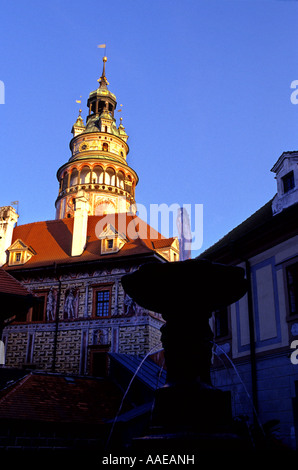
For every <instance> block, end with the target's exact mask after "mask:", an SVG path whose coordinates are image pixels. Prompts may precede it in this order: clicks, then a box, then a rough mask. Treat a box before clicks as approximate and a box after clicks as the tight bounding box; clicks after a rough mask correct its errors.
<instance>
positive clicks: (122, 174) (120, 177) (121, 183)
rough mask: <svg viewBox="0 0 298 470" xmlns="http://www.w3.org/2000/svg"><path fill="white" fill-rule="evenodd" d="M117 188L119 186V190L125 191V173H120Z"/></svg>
mask: <svg viewBox="0 0 298 470" xmlns="http://www.w3.org/2000/svg"><path fill="white" fill-rule="evenodd" d="M117 186H118V188H121V189H124V173H123V171H119V172H118V175H117Z"/></svg>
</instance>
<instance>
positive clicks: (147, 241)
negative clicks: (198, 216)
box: [5, 214, 174, 270]
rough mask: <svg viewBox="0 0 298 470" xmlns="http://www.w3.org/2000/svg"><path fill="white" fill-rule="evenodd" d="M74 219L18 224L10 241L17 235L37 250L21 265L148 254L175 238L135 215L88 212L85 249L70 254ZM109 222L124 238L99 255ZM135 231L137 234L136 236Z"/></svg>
mask: <svg viewBox="0 0 298 470" xmlns="http://www.w3.org/2000/svg"><path fill="white" fill-rule="evenodd" d="M73 221H74V219H73V218H69V219H67V218H66V219H59V220H50V221H44V222H35V223H31V224H27V225H19V226H17V227H16V228H15V229H14V233H13V240H12V243H14V242H15V241H16V240H18V239H20V240H22V241H23V242H24V243H25V244H26V245H27V246H29V247H32V248H33V249H34V251H35V252H36V254H35V255H34V256H32V258H31V259H30V260H29V261H28V262H26V264H25V265H23V266H24V267H25V268H26V269H27V268H29V267H30V268H37V267H42V266H49V265H53V264H54V263H55V262H56V263H62V264H63V263H66V264H67V263H76V262H82V261H84V262H88V261H94V260H98V259H107V258H119V257H124V256H133V255H137V254H146V253H148V254H150V253H153V252H154V251H155V249H156V248H158V247H159V246H163V247H164V246H170V245H171V244H172V242H173V240H174V239H173V238H169V239H167V238H165V237H164V236H162V235H161V234H160V233H159V232H158V231H156V230H155V229H153V228H152V227H150V226H149V225H148V224H147V223H146V222H144V221H143V220H141V219H140V218H139V217H138V216H136V215H130V214H116V215H111V216H101V217H99V216H89V217H88V228H87V242H86V247H85V250H84V252H83V254H82V255H81V256H76V257H72V256H71V245H72V233H73ZM108 223H111V225H113V226H114V227H115V228H116V230H117V231H118V232H119V233H120V234H122V235H124V236H125V237H126V239H127V242H126V243H125V244H124V246H123V247H122V248H121V249H120V250H119V251H118V252H117V253H109V254H104V255H101V251H100V243H101V240H100V239H99V238H98V236H99V235H100V233H101V232H102V231H103V229H104V227H105V225H106V224H108ZM138 234H139V236H137V235H138ZM156 244H157V246H156ZM159 244H161V245H159ZM7 268H8V269H9V270H14V269H20V268H22V266H13V267H8V266H7V265H5V269H7Z"/></svg>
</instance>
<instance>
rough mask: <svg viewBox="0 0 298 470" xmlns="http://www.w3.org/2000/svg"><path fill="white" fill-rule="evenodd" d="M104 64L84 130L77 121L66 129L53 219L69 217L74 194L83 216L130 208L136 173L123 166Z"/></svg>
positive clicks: (120, 132)
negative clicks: (81, 198) (82, 202)
mask: <svg viewBox="0 0 298 470" xmlns="http://www.w3.org/2000/svg"><path fill="white" fill-rule="evenodd" d="M106 61H107V58H106V57H103V71H102V75H101V77H100V78H99V79H98V82H99V86H98V88H97V90H95V91H92V92H91V93H90V95H89V98H88V101H87V107H88V109H89V115H88V116H87V119H86V125H85V124H84V122H83V118H82V116H81V110H80V113H79V116H78V118H77V120H76V122H75V124H74V125H73V127H72V134H73V138H72V139H71V141H70V150H71V157H70V159H69V161H68V162H67V163H65V164H64V165H62V166H61V167H60V168H59V170H58V172H57V178H58V181H59V194H58V197H57V200H56V204H55V205H56V219H63V218H66V217H73V216H74V211H75V205H76V202H75V201H76V198H77V194H78V193H79V192H81V191H84V193H85V196H86V198H87V210H88V215H102V214H109V213H119V212H128V211H131V210H132V207H134V204H135V186H136V184H137V183H138V176H137V174H136V172H135V171H134V170H133V169H132V168H130V166H128V164H127V163H126V159H127V155H128V152H129V147H128V145H127V139H128V135H127V134H126V132H125V128H124V126H123V124H122V118H121V119H120V125H119V126H118V127H117V124H116V119H115V116H114V115H115V110H116V106H117V101H116V96H115V95H114V94H113V93H111V92H110V91H109V90H108V87H107V86H108V84H109V83H108V81H107V78H106V75H105V64H106Z"/></svg>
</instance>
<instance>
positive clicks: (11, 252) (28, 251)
mask: <svg viewBox="0 0 298 470" xmlns="http://www.w3.org/2000/svg"><path fill="white" fill-rule="evenodd" d="M7 251H8V265H9V266H15V265H18V264H25V263H27V261H29V259H30V258H32V256H34V255H36V252H35V251H34V250H33V248H32V247H30V246H27V245H26V244H25V243H24V242H23V241H22V240H16V241H15V242H14V243H13V244H12V245H11V246H10V247H9V248H8V250H7Z"/></svg>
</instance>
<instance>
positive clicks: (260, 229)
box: [198, 200, 298, 263]
mask: <svg viewBox="0 0 298 470" xmlns="http://www.w3.org/2000/svg"><path fill="white" fill-rule="evenodd" d="M295 235H298V204H294V205H292V206H290V207H288V208H286V209H284V210H283V211H282V212H280V213H278V214H276V215H273V214H272V200H270V201H268V202H267V203H266V204H265V205H264V206H263V207H261V208H260V209H259V210H257V211H256V212H255V213H254V214H252V215H251V216H250V217H248V219H246V220H245V221H244V222H242V223H241V224H240V225H238V226H237V227H235V228H234V229H233V230H231V231H230V232H229V233H228V234H227V235H225V236H224V237H223V238H221V239H220V240H219V241H218V242H217V243H215V244H214V245H212V246H211V247H209V248H208V249H207V250H205V251H204V252H203V253H201V254H200V255H199V256H198V258H199V259H203V258H205V259H209V260H211V261H217V262H226V263H234V262H239V261H243V260H244V259H246V258H249V257H251V256H254V255H256V254H258V253H260V252H262V251H264V250H266V249H269V248H271V247H272V246H275V245H276V244H278V243H281V242H282V241H285V240H287V239H289V238H291V237H293V236H295Z"/></svg>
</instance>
